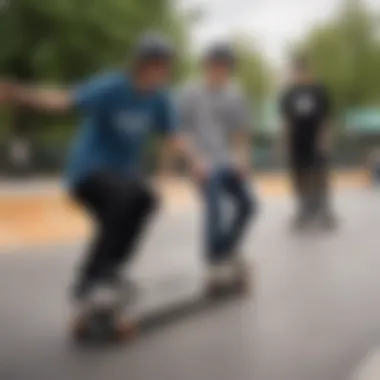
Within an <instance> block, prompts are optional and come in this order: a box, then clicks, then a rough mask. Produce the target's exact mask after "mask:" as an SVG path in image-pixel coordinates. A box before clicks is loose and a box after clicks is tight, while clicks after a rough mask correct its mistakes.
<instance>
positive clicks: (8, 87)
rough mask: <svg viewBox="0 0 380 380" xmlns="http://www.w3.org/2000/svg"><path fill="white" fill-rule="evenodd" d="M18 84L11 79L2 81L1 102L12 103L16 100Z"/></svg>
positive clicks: (0, 85) (0, 89) (0, 84)
mask: <svg viewBox="0 0 380 380" xmlns="http://www.w3.org/2000/svg"><path fill="white" fill-rule="evenodd" d="M16 88H17V87H16V85H15V84H14V83H12V82H9V81H0V103H5V104H10V103H12V102H13V101H14V95H15V92H16Z"/></svg>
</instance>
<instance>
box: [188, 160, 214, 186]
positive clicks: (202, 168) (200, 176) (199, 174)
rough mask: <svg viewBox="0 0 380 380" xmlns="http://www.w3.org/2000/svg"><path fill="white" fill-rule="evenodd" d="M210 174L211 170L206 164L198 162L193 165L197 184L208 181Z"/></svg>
mask: <svg viewBox="0 0 380 380" xmlns="http://www.w3.org/2000/svg"><path fill="white" fill-rule="evenodd" d="M209 172H210V168H209V166H208V165H207V164H206V163H205V162H203V161H196V162H194V163H193V166H192V175H193V176H194V178H195V180H196V181H197V182H199V183H203V182H204V181H205V180H206V179H207V177H208V175H209Z"/></svg>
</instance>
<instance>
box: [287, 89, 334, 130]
mask: <svg viewBox="0 0 380 380" xmlns="http://www.w3.org/2000/svg"><path fill="white" fill-rule="evenodd" d="M280 110H281V114H282V117H283V118H284V119H285V120H286V121H287V123H288V125H289V128H290V129H291V130H293V131H294V132H296V131H298V132H301V131H304V132H307V131H311V130H315V129H318V127H320V126H321V125H322V124H323V123H324V122H325V121H326V119H327V118H328V117H329V114H330V100H329V96H328V93H327V90H326V88H325V87H324V86H323V85H321V84H319V83H313V84H302V85H301V84H299V85H292V86H290V87H288V88H287V89H286V90H285V91H284V93H283V94H282V97H281V100H280ZM301 133H302V132H301Z"/></svg>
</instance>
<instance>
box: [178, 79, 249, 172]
mask: <svg viewBox="0 0 380 380" xmlns="http://www.w3.org/2000/svg"><path fill="white" fill-rule="evenodd" d="M178 101H179V119H180V123H181V128H182V131H183V132H184V133H185V134H187V135H188V136H189V137H190V138H191V140H192V142H193V144H194V147H195V148H196V150H197V153H199V154H200V155H201V157H202V158H203V159H204V160H206V161H207V163H208V164H210V165H212V166H214V165H223V164H226V163H228V162H230V159H231V157H230V148H229V145H230V144H229V140H230V136H231V134H232V133H233V132H237V131H249V128H250V126H251V123H252V120H251V115H250V109H249V106H248V103H247V101H246V99H245V96H244V94H243V92H242V91H241V89H240V88H239V86H238V85H237V84H236V83H228V85H226V86H224V87H223V88H222V89H218V90H216V89H212V88H208V87H207V86H206V84H204V83H202V82H201V81H195V82H190V83H188V84H186V85H185V86H184V87H183V88H182V90H181V91H180V94H179V98H178Z"/></svg>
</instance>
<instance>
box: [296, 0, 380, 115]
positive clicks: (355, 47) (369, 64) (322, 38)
mask: <svg viewBox="0 0 380 380" xmlns="http://www.w3.org/2000/svg"><path fill="white" fill-rule="evenodd" d="M301 49H302V50H304V51H306V52H307V53H308V54H309V55H310V57H311V61H312V63H313V64H314V66H315V71H316V72H317V74H318V75H319V76H320V77H321V78H322V79H323V80H324V82H325V83H326V84H327V85H328V87H330V89H331V91H332V94H333V97H334V100H335V104H336V109H337V111H338V113H339V114H341V113H342V112H343V111H345V110H346V109H348V108H351V107H355V106H363V105H373V104H378V102H379V101H380V80H379V79H378V67H379V63H380V60H379V59H380V54H379V52H380V41H379V33H378V26H377V23H376V20H375V17H374V15H373V13H371V11H370V10H369V9H368V8H367V7H366V4H365V2H364V1H362V0H346V1H345V2H344V4H343V7H342V9H341V11H340V13H339V14H338V16H337V17H335V18H333V19H332V20H330V21H329V22H327V23H325V24H323V25H319V26H317V27H316V28H314V29H313V30H312V31H311V32H310V33H308V35H307V36H306V37H305V39H304V40H303V41H302V43H301Z"/></svg>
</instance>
